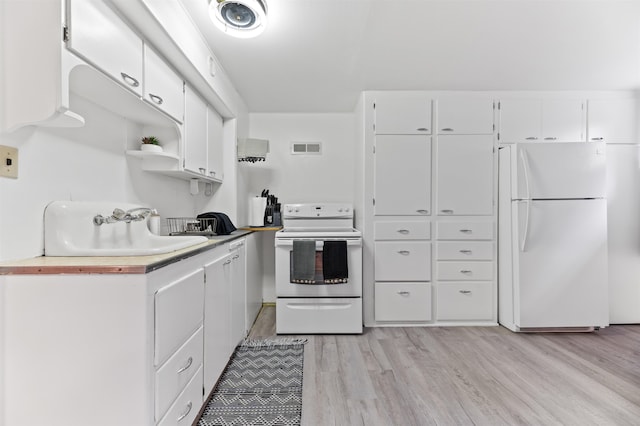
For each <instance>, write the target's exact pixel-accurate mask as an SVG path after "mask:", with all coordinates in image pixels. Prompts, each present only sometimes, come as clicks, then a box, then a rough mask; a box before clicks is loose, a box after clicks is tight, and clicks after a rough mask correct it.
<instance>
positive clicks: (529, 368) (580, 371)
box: [250, 307, 640, 426]
mask: <svg viewBox="0 0 640 426" xmlns="http://www.w3.org/2000/svg"><path fill="white" fill-rule="evenodd" d="M274 335H275V308H272V307H266V308H263V310H262V312H261V314H260V316H259V317H258V320H257V321H256V324H255V325H254V327H253V328H252V330H251V334H250V336H251V337H256V338H257V337H269V336H274ZM304 337H307V338H308V339H309V341H308V343H307V344H306V346H305V359H304V378H303V407H302V413H303V414H302V420H303V421H302V423H303V425H308V426H324V425H340V426H346V425H348V426H351V425H367V426H371V425H402V426H408V425H436V424H438V425H491V426H494V425H518V424H531V425H545V426H546V425H580V426H582V425H640V326H638V325H628V326H611V327H608V328H606V329H602V330H600V331H598V332H595V333H588V334H580V333H575V334H551V333H548V334H547V333H545V334H518V333H512V332H510V331H509V330H507V329H505V328H502V327H438V328H424V327H411V328H367V329H365V332H364V334H363V335H358V336H353V335H347V336H342V335H338V336H333V335H311V336H304Z"/></svg>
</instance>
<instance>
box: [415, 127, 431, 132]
mask: <svg viewBox="0 0 640 426" xmlns="http://www.w3.org/2000/svg"><path fill="white" fill-rule="evenodd" d="M416 130H417V131H419V132H428V131H429V129H427V128H426V127H418V128H417V129H416Z"/></svg>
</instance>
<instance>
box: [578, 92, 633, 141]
mask: <svg viewBox="0 0 640 426" xmlns="http://www.w3.org/2000/svg"><path fill="white" fill-rule="evenodd" d="M639 122H640V117H639V116H638V101H637V100H636V99H589V101H588V113H587V129H588V133H589V135H588V137H589V140H590V141H605V142H606V143H607V144H612V143H638V142H640V141H639V140H638V123H639Z"/></svg>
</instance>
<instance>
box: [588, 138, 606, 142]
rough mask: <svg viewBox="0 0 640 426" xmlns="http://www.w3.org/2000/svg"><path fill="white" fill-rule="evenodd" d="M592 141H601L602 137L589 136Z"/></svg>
mask: <svg viewBox="0 0 640 426" xmlns="http://www.w3.org/2000/svg"><path fill="white" fill-rule="evenodd" d="M591 140H592V141H602V140H604V138H591Z"/></svg>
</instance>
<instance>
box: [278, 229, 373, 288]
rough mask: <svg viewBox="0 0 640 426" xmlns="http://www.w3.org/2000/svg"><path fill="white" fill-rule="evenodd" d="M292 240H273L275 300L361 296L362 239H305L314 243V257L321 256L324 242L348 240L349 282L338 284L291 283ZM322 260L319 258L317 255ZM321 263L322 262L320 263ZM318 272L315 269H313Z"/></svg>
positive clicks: (320, 257)
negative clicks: (274, 247)
mask: <svg viewBox="0 0 640 426" xmlns="http://www.w3.org/2000/svg"><path fill="white" fill-rule="evenodd" d="M294 239H295V238H278V237H276V241H275V245H276V296H277V297H343V296H344V297H359V296H361V295H362V238H359V237H358V238H322V237H317V238H308V237H305V238H304V239H305V240H314V241H315V242H316V256H319V255H321V254H322V248H323V246H324V241H328V240H340V241H347V267H348V269H349V280H348V282H346V283H340V284H324V283H322V282H320V280H318V281H319V282H318V283H316V284H298V283H292V282H291V257H292V256H291V253H292V251H293V240H294ZM319 259H322V256H319ZM320 263H322V262H321V261H320ZM316 270H317V269H316Z"/></svg>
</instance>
